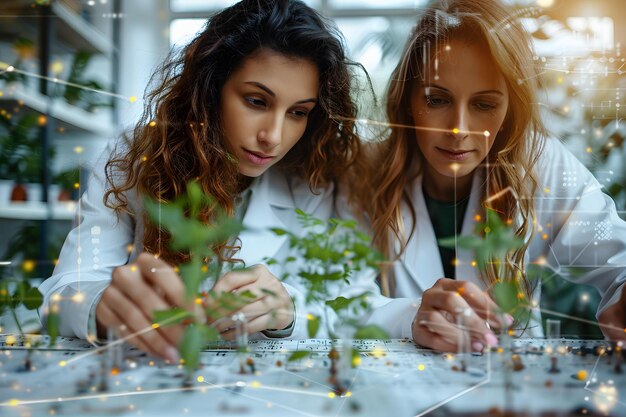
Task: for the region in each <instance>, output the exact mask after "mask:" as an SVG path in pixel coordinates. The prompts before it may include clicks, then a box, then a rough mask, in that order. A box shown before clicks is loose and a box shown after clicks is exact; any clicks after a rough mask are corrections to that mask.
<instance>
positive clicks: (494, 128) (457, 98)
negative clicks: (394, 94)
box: [411, 39, 509, 183]
mask: <svg viewBox="0 0 626 417" xmlns="http://www.w3.org/2000/svg"><path fill="white" fill-rule="evenodd" d="M441 49H442V51H441V52H440V53H439V55H438V59H437V60H436V59H435V58H434V57H431V59H430V63H429V64H427V67H426V68H425V80H424V82H423V83H421V82H420V83H419V84H418V83H416V84H415V85H414V86H413V89H412V92H411V114H412V116H413V120H414V122H415V126H416V129H417V130H416V131H415V134H416V137H417V144H418V146H419V149H420V151H421V153H422V155H423V156H424V160H425V162H426V164H425V167H424V169H425V170H426V172H425V175H428V177H429V180H431V181H434V182H435V183H437V182H438V181H439V182H441V183H446V182H447V183H449V181H450V179H454V178H455V177H456V178H457V179H459V178H462V177H464V176H467V175H469V174H471V173H472V172H473V171H474V169H476V167H477V166H478V165H479V164H481V163H482V162H483V160H484V159H485V157H486V156H487V154H488V153H489V151H490V149H491V147H492V146H493V143H494V139H495V138H496V135H497V134H498V131H499V130H500V128H501V126H502V123H503V122H504V118H505V116H506V113H507V109H508V106H509V92H508V89H507V86H506V82H505V78H504V76H503V75H502V73H501V72H500V71H499V69H498V68H497V66H496V63H495V61H494V60H493V58H492V57H491V54H490V52H489V50H488V47H487V46H486V45H483V44H482V43H478V42H473V43H471V44H469V43H467V42H464V41H461V40H454V39H451V40H450V41H449V42H448V43H447V45H445V46H443V47H441ZM470 178H471V177H470Z"/></svg>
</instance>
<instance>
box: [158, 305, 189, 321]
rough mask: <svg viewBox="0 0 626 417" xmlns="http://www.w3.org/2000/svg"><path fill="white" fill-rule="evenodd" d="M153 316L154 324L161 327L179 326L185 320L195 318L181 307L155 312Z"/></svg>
mask: <svg viewBox="0 0 626 417" xmlns="http://www.w3.org/2000/svg"><path fill="white" fill-rule="evenodd" d="M152 314H153V316H154V317H153V320H154V323H158V324H159V326H170V325H173V324H179V323H180V322H182V321H183V320H185V319H187V318H189V317H193V315H192V314H191V313H190V312H189V311H187V310H185V309H183V308H180V307H174V308H171V309H169V310H155V311H153V312H152Z"/></svg>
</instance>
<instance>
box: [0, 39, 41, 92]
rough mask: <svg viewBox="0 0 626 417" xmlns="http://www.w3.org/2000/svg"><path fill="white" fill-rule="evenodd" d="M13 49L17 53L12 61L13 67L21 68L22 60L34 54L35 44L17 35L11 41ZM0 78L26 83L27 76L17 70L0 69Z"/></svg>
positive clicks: (8, 81) (10, 81) (11, 81)
mask: <svg viewBox="0 0 626 417" xmlns="http://www.w3.org/2000/svg"><path fill="white" fill-rule="evenodd" d="M12 46H13V51H14V52H15V53H16V54H17V60H16V61H15V62H14V63H13V67H15V68H21V67H22V65H23V64H24V61H26V60H28V59H30V58H32V57H34V56H35V45H34V44H33V41H31V40H30V39H27V38H24V37H21V36H20V37H18V38H17V39H16V40H14V41H13V45H12ZM0 80H4V81H6V82H7V83H15V82H19V83H22V84H26V83H27V82H28V77H26V74H24V73H22V72H17V71H0Z"/></svg>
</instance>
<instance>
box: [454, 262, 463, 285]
mask: <svg viewBox="0 0 626 417" xmlns="http://www.w3.org/2000/svg"><path fill="white" fill-rule="evenodd" d="M458 264H459V260H458V259H456V258H454V259H453V260H452V265H454V266H457V265H458ZM461 292H462V291H461Z"/></svg>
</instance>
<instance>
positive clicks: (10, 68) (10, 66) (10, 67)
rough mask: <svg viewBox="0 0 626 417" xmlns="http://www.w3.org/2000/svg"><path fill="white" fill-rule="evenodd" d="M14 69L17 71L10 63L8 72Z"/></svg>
mask: <svg viewBox="0 0 626 417" xmlns="http://www.w3.org/2000/svg"><path fill="white" fill-rule="evenodd" d="M13 71H15V67H14V66H13V65H9V66H8V67H7V72H13Z"/></svg>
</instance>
